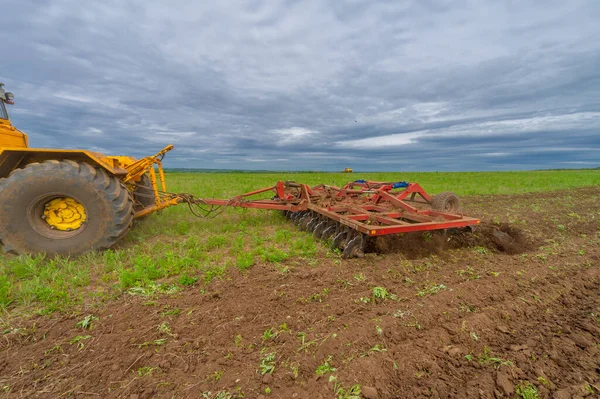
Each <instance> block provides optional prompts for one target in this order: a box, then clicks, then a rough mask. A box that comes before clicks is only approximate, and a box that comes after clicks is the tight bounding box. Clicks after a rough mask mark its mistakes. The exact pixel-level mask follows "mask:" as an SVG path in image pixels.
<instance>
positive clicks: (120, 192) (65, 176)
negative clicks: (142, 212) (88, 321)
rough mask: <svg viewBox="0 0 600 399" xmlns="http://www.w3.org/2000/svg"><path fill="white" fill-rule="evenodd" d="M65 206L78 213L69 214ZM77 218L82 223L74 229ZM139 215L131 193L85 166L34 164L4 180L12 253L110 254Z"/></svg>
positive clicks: (4, 217) (2, 224)
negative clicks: (114, 245) (68, 205)
mask: <svg viewBox="0 0 600 399" xmlns="http://www.w3.org/2000/svg"><path fill="white" fill-rule="evenodd" d="M65 200H68V201H71V202H70V204H73V203H74V204H77V207H71V208H68V207H67V208H68V209H64V208H65V207H66V205H65V204H67V202H65ZM56 203H58V204H59V205H60V206H56ZM61 206H62V208H61ZM73 210H75V212H72V211H73ZM49 211H51V212H49ZM63 211H64V213H61V212H63ZM73 213H75V214H77V215H76V217H77V219H78V220H79V221H77V222H76V223H75V224H68V223H70V220H73V219H72V218H71V219H69V217H70V215H71V216H72V214H73ZM133 213H134V210H133V199H132V196H131V194H130V192H129V191H128V190H127V187H125V185H124V184H123V183H122V182H121V181H120V180H119V179H118V178H116V177H115V176H109V175H108V174H107V173H106V172H105V171H104V170H102V169H96V168H94V167H93V166H91V165H89V164H87V163H84V162H74V161H71V160H63V161H57V160H50V161H45V162H42V163H31V164H29V165H27V166H25V167H24V168H22V169H16V170H14V171H13V172H12V173H11V174H10V175H9V176H8V177H7V178H3V179H0V242H1V243H2V244H3V246H4V251H5V252H8V253H17V254H20V253H31V254H39V253H45V254H46V255H49V256H53V255H79V254H81V253H83V252H86V251H89V250H94V249H98V250H102V249H107V248H110V247H111V246H112V245H113V244H115V243H116V242H117V241H119V240H120V239H121V238H122V237H123V236H124V235H125V234H126V233H127V231H129V228H130V227H131V223H132V220H133ZM56 215H59V216H56ZM65 215H66V216H65ZM55 217H57V218H58V219H56V218H55ZM56 220H59V223H57V222H56ZM82 220H83V222H81V221H82ZM69 226H70V227H69ZM71 227H73V228H71Z"/></svg>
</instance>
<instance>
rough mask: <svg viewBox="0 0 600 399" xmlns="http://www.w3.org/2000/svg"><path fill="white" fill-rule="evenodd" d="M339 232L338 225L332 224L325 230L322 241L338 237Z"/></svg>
mask: <svg viewBox="0 0 600 399" xmlns="http://www.w3.org/2000/svg"><path fill="white" fill-rule="evenodd" d="M337 230H338V225H337V224H336V223H334V224H330V225H329V226H328V227H327V228H326V229H325V230H323V233H322V234H321V239H322V240H328V239H330V238H331V237H333V236H335V235H336V232H337Z"/></svg>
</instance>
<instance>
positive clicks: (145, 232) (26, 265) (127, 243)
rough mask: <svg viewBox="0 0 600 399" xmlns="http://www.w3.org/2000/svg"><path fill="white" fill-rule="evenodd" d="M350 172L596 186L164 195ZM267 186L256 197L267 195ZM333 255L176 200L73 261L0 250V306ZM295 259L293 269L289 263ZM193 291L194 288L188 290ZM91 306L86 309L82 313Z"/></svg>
mask: <svg viewBox="0 0 600 399" xmlns="http://www.w3.org/2000/svg"><path fill="white" fill-rule="evenodd" d="M352 179H371V180H384V181H398V180H408V181H416V182H419V183H420V184H421V185H422V186H423V187H424V188H425V190H426V191H428V192H429V193H433V194H434V193H437V192H442V191H454V192H455V193H456V194H458V195H476V194H505V193H523V192H530V191H547V190H564V189H568V188H572V187H579V186H589V185H600V172H598V171H594V170H580V171H576V170H565V171H539V172H479V173H474V172H469V173H354V174H352V175H348V174H341V173H169V174H168V175H167V180H168V188H169V191H171V192H187V193H193V194H195V195H196V196H199V197H205V198H207V197H216V198H229V197H231V196H234V195H237V194H240V193H244V192H247V191H251V190H254V189H257V188H261V187H266V186H270V185H273V184H275V182H277V181H278V180H295V181H298V182H303V183H307V184H310V185H315V184H319V183H326V184H334V185H343V184H344V183H346V182H347V181H348V180H352ZM270 196H271V194H270V193H265V194H264V195H263V196H262V198H268V197H270ZM327 254H328V255H330V256H337V255H335V254H332V253H330V251H329V249H328V248H327V246H326V245H323V244H322V243H319V242H316V241H315V240H314V239H313V237H312V236H311V235H310V234H307V233H304V232H301V231H299V230H297V229H296V228H294V226H292V225H291V224H290V223H289V222H288V221H287V220H286V219H285V218H283V217H282V216H281V214H280V213H279V212H273V211H263V210H247V209H226V210H225V211H224V212H223V213H222V214H220V215H219V216H218V217H216V218H214V219H197V218H196V217H194V216H193V215H192V214H191V213H190V212H189V210H188V208H187V206H185V205H180V206H176V207H172V208H169V209H166V210H164V211H163V212H160V213H158V214H155V215H152V216H151V217H149V218H147V219H146V220H143V221H140V222H136V223H135V224H134V228H133V229H132V230H131V231H130V232H129V234H128V235H127V236H126V237H125V238H124V239H123V240H122V241H121V242H120V243H119V244H118V245H117V246H116V247H115V248H113V249H111V250H109V251H105V252H103V253H97V252H92V253H88V254H85V255H83V256H81V257H78V258H72V259H70V258H55V259H49V258H45V257H43V256H36V257H31V256H20V257H15V256H6V255H0V309H5V310H6V311H8V312H9V313H11V314H21V313H29V314H31V313H42V314H47V313H52V312H56V311H61V312H68V311H72V310H73V309H74V308H75V307H76V306H77V305H79V304H81V303H82V302H83V301H85V302H86V303H89V304H101V303H102V302H103V301H106V300H109V299H111V298H114V297H117V296H119V295H121V294H123V293H125V292H130V293H135V294H140V295H145V296H152V295H155V294H156V293H161V292H163V293H164V292H167V293H168V292H174V291H177V289H178V288H179V289H180V288H182V287H184V286H190V287H196V286H200V289H201V288H202V285H205V284H208V283H210V282H211V281H213V280H214V279H221V278H224V277H226V276H227V273H228V270H229V269H230V268H237V269H239V270H240V271H242V272H243V273H252V268H253V267H254V266H255V265H256V264H257V263H263V264H265V265H267V266H268V267H273V268H274V269H275V270H278V271H280V272H282V273H285V272H286V271H289V268H290V267H293V263H294V262H295V260H300V261H301V263H304V264H311V263H310V262H309V260H311V259H313V258H314V257H315V256H321V255H327ZM290 265H292V266H290ZM192 289H193V288H192ZM86 313H89V312H86Z"/></svg>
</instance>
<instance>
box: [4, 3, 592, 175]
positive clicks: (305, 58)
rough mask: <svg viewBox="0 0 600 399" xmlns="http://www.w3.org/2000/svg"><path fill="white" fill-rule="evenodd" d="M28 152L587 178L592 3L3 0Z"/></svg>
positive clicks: (9, 74) (7, 77)
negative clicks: (571, 171) (540, 171)
mask: <svg viewBox="0 0 600 399" xmlns="http://www.w3.org/2000/svg"><path fill="white" fill-rule="evenodd" d="M0 9H1V10H2V11H1V14H0V15H1V16H2V18H1V19H2V24H1V25H0V26H1V27H0V41H1V43H2V48H3V52H2V57H1V58H0V81H3V82H5V84H6V89H7V90H9V91H13V92H14V93H15V97H16V104H15V105H14V106H12V107H11V108H10V109H9V112H10V113H11V116H12V119H13V122H14V124H15V125H17V126H18V127H19V128H21V129H22V130H24V131H26V132H27V133H29V135H30V143H31V145H32V146H36V147H65V148H78V147H79V148H86V149H91V150H96V151H101V152H105V153H108V154H129V155H134V156H143V155H149V154H151V153H155V152H157V151H158V150H160V149H161V148H162V147H163V146H164V145H166V144H169V143H172V144H174V145H175V150H174V151H172V152H171V153H170V154H168V156H167V158H166V159H165V161H166V162H165V163H166V166H168V167H192V168H222V169H236V168H243V169H272V170H299V169H301V170H340V169H342V168H344V167H346V166H350V167H353V168H355V169H357V170H363V171H374V170H386V171H413V170H507V169H511V170H515V169H537V168H575V167H596V166H600V23H599V22H598V21H600V2H599V1H597V0H588V1H577V0H569V1H564V0H560V1H553V0H539V1H528V0H520V1H517V0H514V1H511V0H507V1H484V0H481V1H477V0H470V1H468V0H448V1H446V0H413V1H409V0H403V1H400V0H377V1H376V0H343V1H342V0H335V1H331V0H314V1H311V0H306V1H304V0H264V1H263V0H221V1H218V0H203V1H192V0H187V1H178V0H170V1H168V2H167V1H158V0H157V1H154V0H139V1H138V0H103V1H97V2H91V1H89V2H88V1H86V2H82V1H80V0H52V1H33V0H18V1H17V0H0Z"/></svg>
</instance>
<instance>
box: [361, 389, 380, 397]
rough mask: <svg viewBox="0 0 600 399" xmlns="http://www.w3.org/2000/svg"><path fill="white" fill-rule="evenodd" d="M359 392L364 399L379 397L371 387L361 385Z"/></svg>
mask: <svg viewBox="0 0 600 399" xmlns="http://www.w3.org/2000/svg"><path fill="white" fill-rule="evenodd" d="M361 392H362V395H363V396H364V397H365V399H379V394H378V393H377V389H375V388H373V387H362V390H361Z"/></svg>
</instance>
